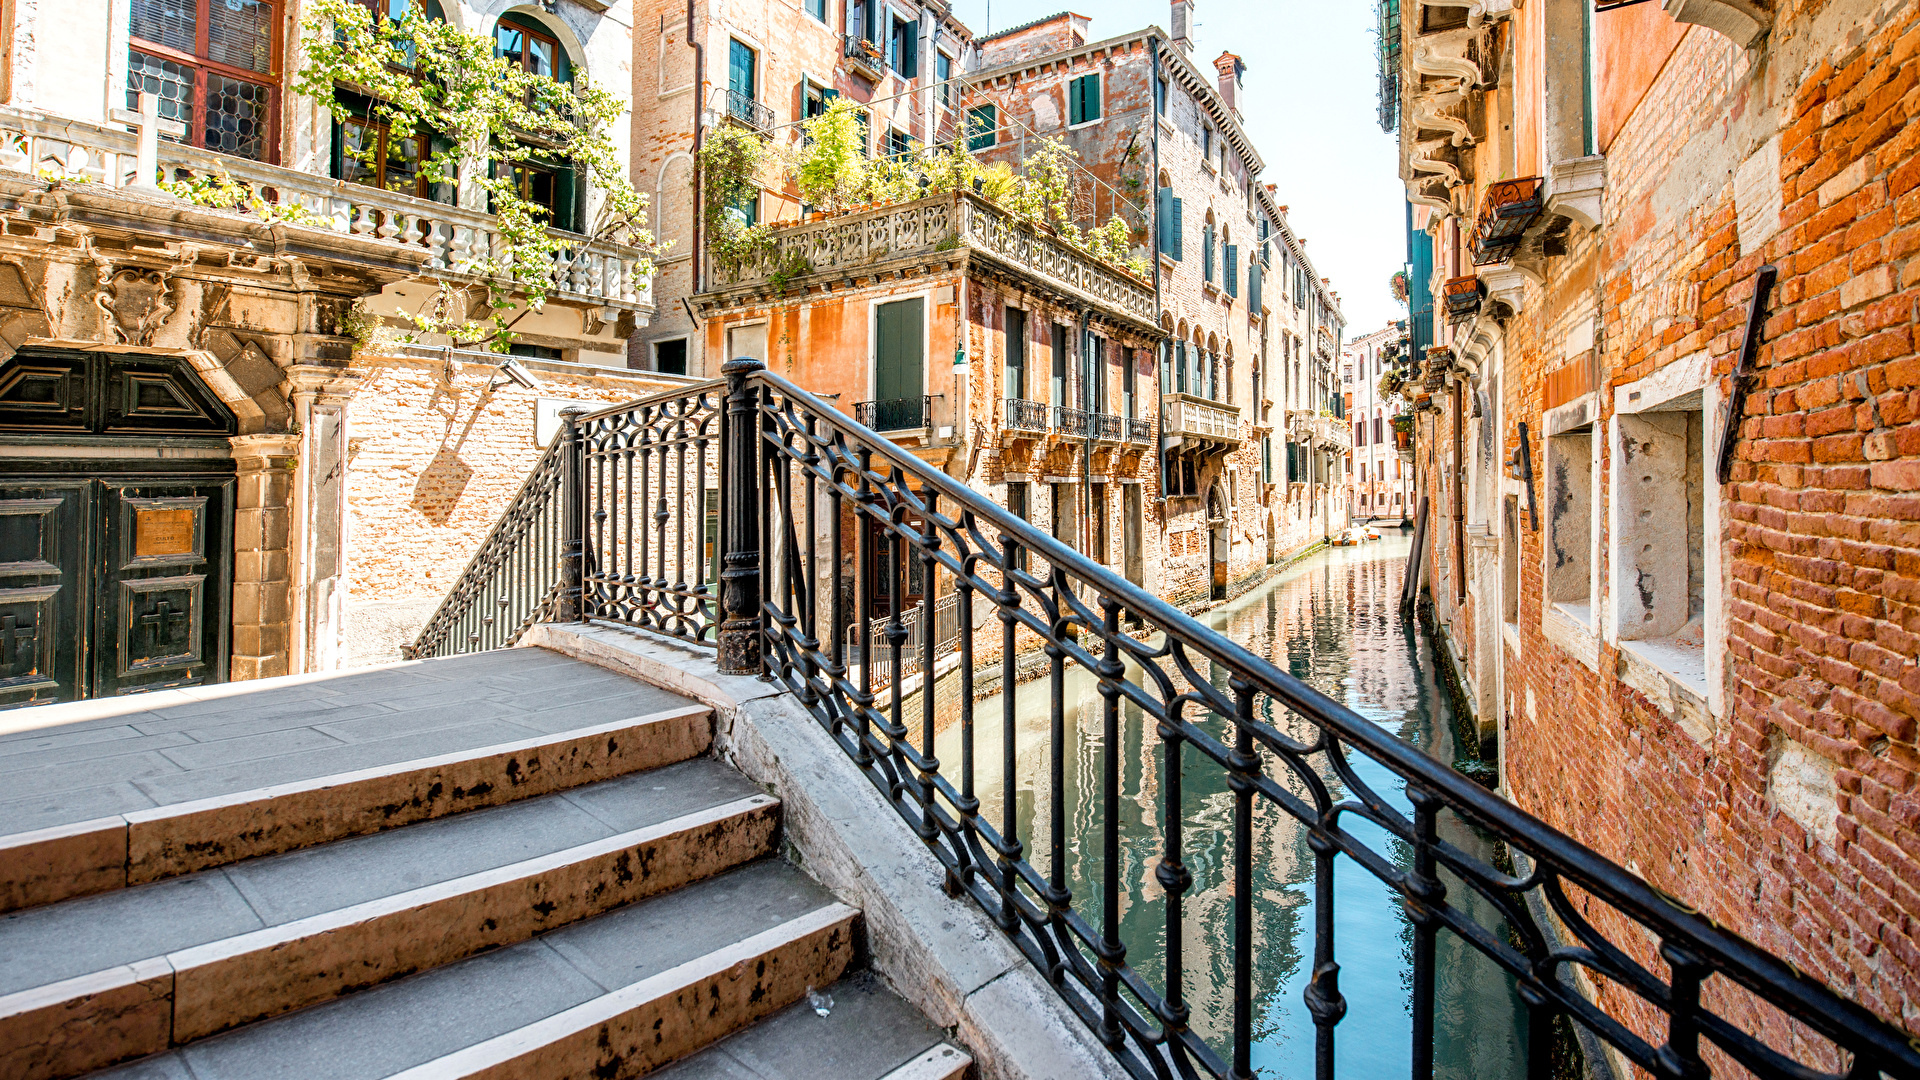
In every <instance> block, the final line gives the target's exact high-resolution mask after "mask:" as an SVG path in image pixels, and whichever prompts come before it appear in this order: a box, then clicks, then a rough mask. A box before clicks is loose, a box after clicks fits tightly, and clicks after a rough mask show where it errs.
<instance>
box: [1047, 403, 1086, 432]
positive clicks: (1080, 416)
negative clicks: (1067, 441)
mask: <svg viewBox="0 0 1920 1080" xmlns="http://www.w3.org/2000/svg"><path fill="white" fill-rule="evenodd" d="M1053 430H1055V431H1057V432H1059V433H1060V434H1062V435H1085V434H1086V433H1087V414H1086V412H1085V411H1083V410H1081V409H1069V408H1067V407H1066V406H1065V405H1055V406H1054V407H1053Z"/></svg>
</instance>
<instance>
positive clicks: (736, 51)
mask: <svg viewBox="0 0 1920 1080" xmlns="http://www.w3.org/2000/svg"><path fill="white" fill-rule="evenodd" d="M729 40H732V42H733V44H732V48H730V49H729V50H728V51H727V89H729V90H732V91H733V92H734V93H736V94H743V95H745V96H747V97H749V98H751V97H753V50H752V49H749V48H747V47H746V46H745V45H742V44H740V42H739V41H738V40H733V39H729Z"/></svg>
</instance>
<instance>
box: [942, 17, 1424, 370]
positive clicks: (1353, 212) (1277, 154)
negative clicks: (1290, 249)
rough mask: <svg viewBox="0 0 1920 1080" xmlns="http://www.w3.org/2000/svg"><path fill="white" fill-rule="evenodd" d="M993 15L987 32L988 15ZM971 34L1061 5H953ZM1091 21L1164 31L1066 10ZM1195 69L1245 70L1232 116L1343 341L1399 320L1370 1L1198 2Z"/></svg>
mask: <svg viewBox="0 0 1920 1080" xmlns="http://www.w3.org/2000/svg"><path fill="white" fill-rule="evenodd" d="M989 3H991V5H992V18H991V24H989V19H988V10H987V9H988V5H989ZM953 6H954V14H956V15H958V16H959V18H960V21H961V22H963V23H966V24H967V27H968V28H969V29H971V30H972V31H973V32H974V33H976V34H986V33H990V32H992V31H994V30H1004V29H1006V28H1007V27H1010V26H1018V25H1020V24H1021V23H1026V22H1031V21H1033V20H1034V19H1039V18H1044V17H1046V16H1048V15H1052V14H1054V13H1056V12H1059V11H1062V10H1067V8H1066V6H1065V5H1063V3H1062V0H953ZM1071 10H1075V11H1078V12H1079V13H1080V14H1082V15H1087V16H1090V17H1091V18H1092V19H1093V28H1092V31H1091V32H1092V40H1095V41H1098V40H1099V39H1101V38H1106V37H1113V36H1115V35H1117V34H1122V33H1125V32H1127V31H1129V30H1136V29H1139V28H1140V27H1142V26H1146V25H1147V24H1149V23H1152V24H1155V25H1157V26H1160V27H1162V28H1166V27H1168V26H1170V25H1171V22H1172V9H1171V8H1170V6H1169V5H1167V4H1164V3H1155V2H1153V0H1095V2H1083V3H1081V4H1079V5H1077V6H1074V7H1072V9H1071ZM1195 18H1196V21H1197V22H1198V26H1197V28H1196V30H1195V35H1194V36H1195V38H1196V41H1195V42H1194V51H1193V58H1194V60H1195V61H1197V62H1198V66H1199V68H1200V70H1201V71H1203V72H1205V73H1207V74H1208V75H1210V76H1211V75H1212V73H1213V58H1214V57H1216V56H1219V55H1220V53H1221V52H1222V51H1224V50H1232V51H1233V52H1235V53H1238V54H1239V56H1240V58H1241V60H1242V61H1244V62H1245V63H1246V65H1247V73H1246V81H1245V87H1246V100H1245V101H1242V102H1241V103H1240V115H1241V117H1242V119H1243V121H1244V122H1245V124H1246V127H1247V131H1248V132H1249V134H1251V135H1252V136H1253V144H1254V146H1256V147H1258V148H1259V151H1260V156H1261V157H1263V158H1265V159H1266V163H1267V171H1266V173H1265V174H1264V175H1263V176H1262V177H1261V179H1262V180H1264V181H1266V182H1268V183H1271V184H1275V185H1277V187H1276V188H1275V191H1276V193H1277V195H1278V197H1279V202H1280V203H1282V204H1284V205H1286V206H1287V207H1288V208H1289V209H1288V211H1287V219H1288V221H1289V223H1290V224H1291V225H1292V226H1293V231H1294V233H1295V235H1297V236H1300V237H1302V238H1304V239H1306V240H1307V241H1308V243H1307V257H1308V258H1310V259H1312V260H1313V265H1314V266H1315V267H1316V268H1317V269H1318V270H1319V271H1320V273H1321V274H1322V275H1324V276H1325V277H1327V278H1328V279H1330V280H1331V281H1332V283H1333V288H1334V290H1335V291H1336V292H1338V293H1339V294H1340V308H1341V310H1342V311H1343V312H1345V313H1346V316H1347V334H1346V336H1347V337H1348V338H1349V339H1352V338H1356V337H1359V336H1360V335H1362V334H1365V333H1369V332H1371V331H1374V330H1378V329H1379V328H1380V327H1381V326H1383V325H1385V323H1386V322H1387V320H1389V319H1398V318H1401V317H1402V316H1404V315H1405V314H1406V308H1405V307H1404V306H1402V305H1401V304H1399V303H1397V302H1395V301H1394V299H1393V295H1392V293H1391V292H1389V291H1388V278H1390V277H1391V276H1392V275H1393V272H1394V271H1395V270H1398V269H1400V268H1401V265H1402V263H1403V262H1404V260H1405V258H1406V235H1405V232H1404V229H1405V213H1406V211H1405V209H1404V207H1405V194H1404V189H1403V188H1402V187H1401V186H1400V180H1399V176H1398V174H1397V171H1396V170H1397V164H1396V151H1395V144H1394V137H1393V136H1391V135H1387V134H1385V133H1383V132H1382V131H1381V130H1380V124H1379V121H1378V119H1377V117H1376V114H1375V99H1376V87H1377V85H1378V82H1377V72H1378V70H1379V61H1378V60H1377V59H1376V58H1375V52H1374V50H1375V35H1374V32H1373V31H1374V24H1375V19H1376V15H1375V11H1374V4H1373V3H1371V2H1369V0H1334V2H1331V3H1328V2H1324V0H1198V4H1197V6H1196V8H1195Z"/></svg>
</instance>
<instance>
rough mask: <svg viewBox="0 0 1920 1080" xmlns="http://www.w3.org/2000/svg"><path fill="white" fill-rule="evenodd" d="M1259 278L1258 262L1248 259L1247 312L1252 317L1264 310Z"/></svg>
mask: <svg viewBox="0 0 1920 1080" xmlns="http://www.w3.org/2000/svg"><path fill="white" fill-rule="evenodd" d="M1261 276H1262V274H1261V270H1260V263H1259V260H1257V259H1249V260H1248V261H1247V310H1248V311H1249V312H1251V313H1252V314H1254V315H1258V314H1260V313H1261V312H1263V311H1265V310H1266V305H1265V303H1264V302H1262V300H1261V299H1260V278H1261Z"/></svg>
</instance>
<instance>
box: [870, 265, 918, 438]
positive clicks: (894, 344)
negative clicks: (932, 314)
mask: <svg viewBox="0 0 1920 1080" xmlns="http://www.w3.org/2000/svg"><path fill="white" fill-rule="evenodd" d="M926 325H927V320H926V300H925V298H923V297H918V296H916V297H914V298H912V299H910V300H896V301H894V302H892V303H888V304H879V305H877V306H876V307H875V309H874V335H875V337H874V353H873V366H874V370H873V396H874V400H876V401H882V402H886V401H898V402H911V403H912V404H911V411H912V413H913V416H912V417H911V418H910V419H913V420H915V421H916V422H914V423H907V422H905V421H904V419H902V420H900V421H898V422H895V423H893V424H891V425H887V426H885V427H882V429H881V430H900V429H903V428H908V427H922V426H924V425H925V424H926V422H927V420H928V419H929V418H928V417H926V416H924V415H922V414H921V411H920V409H921V406H922V404H924V403H923V402H922V401H921V398H922V396H923V395H925V394H926V392H927V391H926V374H927V373H926V367H927V362H926Z"/></svg>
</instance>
